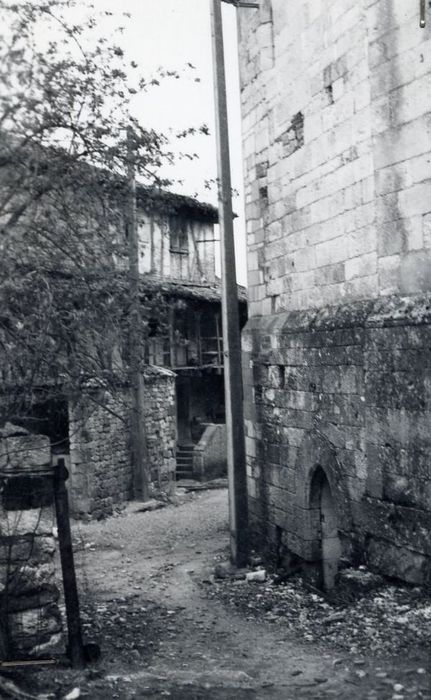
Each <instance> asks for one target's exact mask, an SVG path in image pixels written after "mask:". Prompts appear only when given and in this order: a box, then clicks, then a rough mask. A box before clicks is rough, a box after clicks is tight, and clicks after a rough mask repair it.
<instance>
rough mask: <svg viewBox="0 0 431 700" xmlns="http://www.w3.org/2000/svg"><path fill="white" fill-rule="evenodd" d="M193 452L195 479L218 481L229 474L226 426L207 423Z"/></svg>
mask: <svg viewBox="0 0 431 700" xmlns="http://www.w3.org/2000/svg"><path fill="white" fill-rule="evenodd" d="M202 425H203V426H204V425H205V430H204V432H203V435H202V437H201V439H200V440H199V442H198V443H197V445H195V448H194V450H193V478H194V479H198V480H199V481H208V480H210V479H218V478H220V477H223V476H226V474H227V457H226V455H227V447H226V426H225V425H224V424H214V423H209V424H208V423H207V424H202Z"/></svg>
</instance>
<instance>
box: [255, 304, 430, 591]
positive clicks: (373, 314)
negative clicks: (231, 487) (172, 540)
mask: <svg viewBox="0 0 431 700" xmlns="http://www.w3.org/2000/svg"><path fill="white" fill-rule="evenodd" d="M430 322H431V297H429V296H428V297H426V298H411V299H397V298H386V299H384V300H381V301H374V302H373V301H371V302H370V301H368V302H357V303H356V304H350V305H345V306H339V307H326V308H323V309H321V310H318V311H316V310H314V311H292V312H285V313H279V314H275V315H272V316H267V317H265V318H264V319H263V318H255V319H251V320H250V322H249V325H248V327H247V330H246V331H245V333H244V337H243V344H244V358H245V362H244V367H245V397H246V443H247V446H246V447H247V465H248V466H247V472H248V487H249V495H250V517H251V523H252V530H253V533H254V538H255V543H256V544H258V545H260V546H262V547H266V548H268V547H269V549H270V550H271V551H272V552H273V553H274V554H275V555H277V556H279V557H280V556H281V555H283V556H291V555H295V556H297V557H299V558H300V559H301V560H302V561H305V562H308V563H310V564H311V563H316V562H319V561H320V559H321V556H322V553H321V532H320V523H319V520H318V518H319V515H320V513H319V512H318V508H316V502H315V494H314V484H315V476H316V474H317V472H318V471H319V472H323V473H324V475H325V477H326V478H327V480H328V482H329V486H330V489H331V492H332V496H333V499H334V505H335V511H336V516H337V520H338V529H339V534H340V538H341V544H342V555H341V556H342V558H344V559H345V560H346V561H350V562H356V563H361V562H366V563H368V564H369V565H370V566H371V567H373V568H375V569H377V570H379V571H381V572H383V573H385V574H389V575H395V576H399V577H400V578H402V579H404V580H406V581H410V582H412V583H420V584H423V583H428V584H429V583H430V582H431V546H430V542H429V536H428V533H429V531H430V529H431V473H430V467H429V455H430V450H431V435H430V430H429V426H430V425H431V409H430V406H431V402H430V398H431V353H430V344H431V325H430Z"/></svg>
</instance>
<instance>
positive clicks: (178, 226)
mask: <svg viewBox="0 0 431 700" xmlns="http://www.w3.org/2000/svg"><path fill="white" fill-rule="evenodd" d="M169 236H170V251H171V253H176V254H179V255H188V252H189V237H188V232H187V226H186V223H185V222H184V221H182V220H181V219H180V218H174V217H171V219H170V221H169Z"/></svg>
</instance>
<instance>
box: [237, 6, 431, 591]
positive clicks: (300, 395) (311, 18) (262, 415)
mask: <svg viewBox="0 0 431 700" xmlns="http://www.w3.org/2000/svg"><path fill="white" fill-rule="evenodd" d="M240 35H241V41H240V64H241V90H242V118H243V135H244V144H243V146H244V156H245V179H246V219H247V249H248V254H247V260H248V281H249V299H250V305H249V322H248V324H247V327H246V329H245V331H244V335H243V338H244V372H245V378H244V383H245V400H246V434H247V438H246V441H247V460H248V481H249V495H250V512H251V522H252V530H253V533H254V537H255V541H256V542H257V543H259V544H260V545H261V547H262V549H264V550H266V551H268V549H271V550H272V551H273V552H274V554H276V555H277V556H278V557H279V559H284V560H285V561H286V562H287V561H293V562H295V561H296V560H299V561H300V562H302V565H304V566H305V567H306V568H307V567H309V568H310V570H315V571H317V569H319V568H321V569H323V570H325V565H323V567H322V566H321V564H322V562H323V564H325V563H324V561H323V560H324V552H325V547H327V546H328V547H327V548H329V549H330V548H331V546H332V548H333V551H334V552H337V557H338V562H337V566H338V565H339V564H340V563H342V562H343V560H344V561H345V562H348V561H350V562H363V561H366V562H368V564H369V565H371V566H373V567H374V568H375V569H377V570H379V571H382V572H384V573H386V574H390V575H395V576H399V577H400V578H402V579H404V580H407V581H411V582H415V583H429V581H430V576H431V551H430V548H429V545H428V541H427V532H429V529H430V527H431V491H430V485H431V472H430V463H429V455H430V453H431V444H430V442H431V438H430V430H429V426H430V425H431V420H430V418H431V415H430V406H431V401H430V399H431V396H430V392H431V374H430V359H429V358H430V337H431V336H430V333H431V330H430V309H431V300H430V293H431V237H430V230H431V229H430V221H431V121H430V113H431V90H430V85H431V51H430V49H431V29H430V28H429V27H428V28H426V29H425V30H421V29H419V27H418V7H417V5H416V4H415V3H413V4H412V3H406V2H404V0H328V1H327V2H323V0H304V2H300V3H299V2H286V1H285V0H272V1H270V0H263V2H262V3H261V7H260V9H259V10H258V11H253V12H244V13H241V14H240ZM326 515H328V518H327V519H328V520H329V521H330V522H331V523H334V522H336V523H337V527H336V539H337V541H336V542H335V539H334V541H333V542H332V543H331V542H329V543H328V542H327V541H325V526H324V521H325V518H326ZM331 527H332V525H331Z"/></svg>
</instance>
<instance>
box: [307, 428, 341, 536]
mask: <svg viewBox="0 0 431 700" xmlns="http://www.w3.org/2000/svg"><path fill="white" fill-rule="evenodd" d="M319 470H320V471H321V472H323V474H324V476H325V477H326V479H327V481H328V484H329V487H330V490H331V494H332V498H333V501H334V507H335V510H336V513H337V518H338V523H339V529H340V530H341V531H343V532H345V533H348V532H350V531H351V530H352V514H351V509H350V497H349V493H348V490H347V483H346V478H345V476H346V475H345V474H344V472H343V468H342V465H341V464H340V461H339V459H338V457H337V453H336V449H335V447H334V445H333V444H332V443H331V442H330V441H329V440H328V439H327V438H325V436H324V435H323V434H322V433H320V432H317V431H315V430H313V431H310V432H309V433H307V435H305V437H304V439H303V440H302V442H301V445H300V448H299V451H298V456H297V459H296V464H295V471H296V484H297V492H296V499H297V505H298V506H299V507H300V508H302V509H303V510H304V511H305V512H306V513H307V512H309V511H312V510H313V506H312V503H311V497H312V483H313V479H314V478H315V475H316V473H317V472H319ZM316 478H319V477H316ZM320 478H322V476H320ZM316 483H317V482H316Z"/></svg>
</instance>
